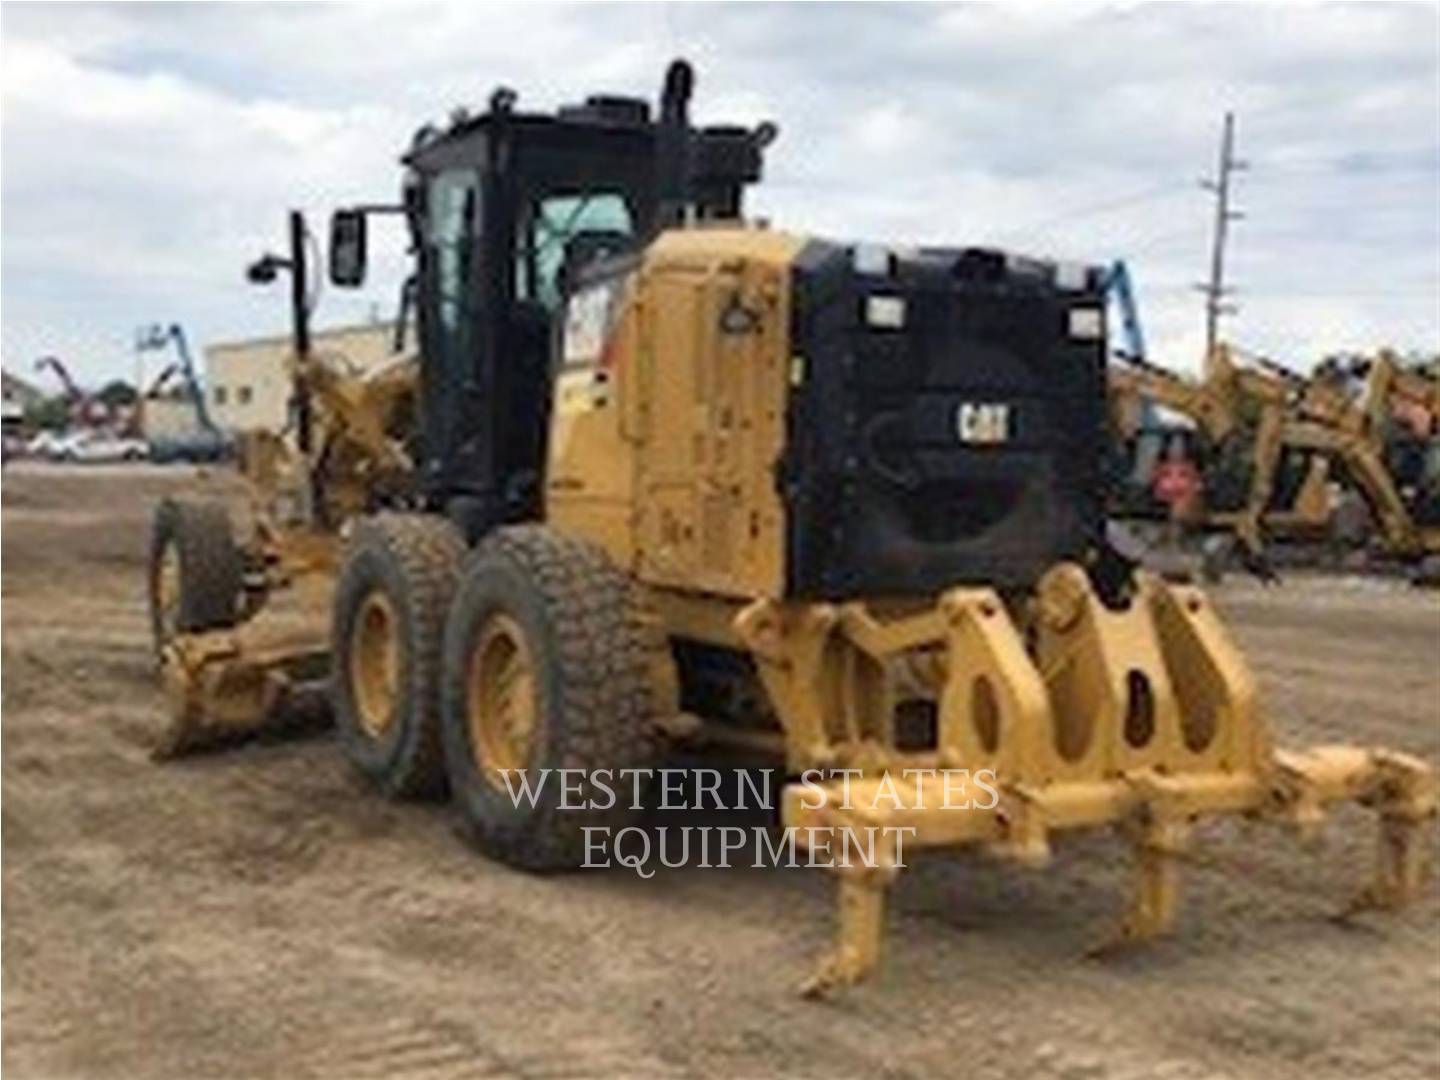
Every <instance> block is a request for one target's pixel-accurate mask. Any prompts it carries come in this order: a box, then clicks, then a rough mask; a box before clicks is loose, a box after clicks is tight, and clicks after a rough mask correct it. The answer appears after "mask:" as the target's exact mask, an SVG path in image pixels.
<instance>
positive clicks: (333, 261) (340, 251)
mask: <svg viewBox="0 0 1440 1080" xmlns="http://www.w3.org/2000/svg"><path fill="white" fill-rule="evenodd" d="M330 281H331V283H332V284H334V285H338V286H339V287H340V288H342V289H355V288H358V287H359V286H361V285H363V284H364V283H365V212H364V211H363V210H336V211H335V213H334V214H333V215H331V217H330Z"/></svg>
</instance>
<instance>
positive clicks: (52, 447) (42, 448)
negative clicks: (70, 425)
mask: <svg viewBox="0 0 1440 1080" xmlns="http://www.w3.org/2000/svg"><path fill="white" fill-rule="evenodd" d="M74 438H75V436H74V435H71V434H65V433H62V432H59V431H51V430H50V429H48V428H46V429H45V430H44V431H38V432H36V433H35V434H34V435H33V436H31V438H30V441H29V442H28V443H26V444H25V456H26V457H32V458H42V459H45V460H48V461H56V460H58V459H59V458H60V455H61V454H62V453H63V452H64V449H65V447H66V446H67V445H68V444H69V442H70V441H71V440H72V439H74Z"/></svg>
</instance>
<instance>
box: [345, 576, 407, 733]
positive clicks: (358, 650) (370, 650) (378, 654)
mask: <svg viewBox="0 0 1440 1080" xmlns="http://www.w3.org/2000/svg"><path fill="white" fill-rule="evenodd" d="M350 687H351V690H352V692H353V694H354V699H355V712H356V715H357V717H358V719H359V721H360V726H361V727H362V728H364V729H365V733H366V734H367V735H369V736H370V737H371V738H374V739H378V738H380V737H381V736H383V735H384V734H385V733H386V732H387V731H389V730H390V727H391V725H392V724H394V723H395V703H396V700H397V699H398V698H399V696H400V633H399V620H397V619H396V617H395V608H394V607H393V606H392V605H391V603H390V601H389V599H387V598H386V596H385V594H384V593H382V592H380V591H378V590H376V591H375V592H372V593H370V595H369V596H367V597H365V600H364V602H363V603H362V604H361V605H360V610H359V611H358V612H357V613H356V615H355V623H354V625H353V626H352V627H351V630H350Z"/></svg>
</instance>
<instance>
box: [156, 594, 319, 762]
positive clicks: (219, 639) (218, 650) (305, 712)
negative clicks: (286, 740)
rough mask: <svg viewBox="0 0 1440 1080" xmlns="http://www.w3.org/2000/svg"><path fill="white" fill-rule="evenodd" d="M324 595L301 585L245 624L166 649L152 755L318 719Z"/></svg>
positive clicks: (188, 637) (180, 638) (184, 638)
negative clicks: (160, 722) (163, 710)
mask: <svg viewBox="0 0 1440 1080" xmlns="http://www.w3.org/2000/svg"><path fill="white" fill-rule="evenodd" d="M330 593H331V586H330V582H329V581H328V580H322V579H318V578H311V579H307V580H306V581H304V582H303V583H302V584H301V585H300V586H298V587H297V588H295V589H294V590H291V592H290V594H287V596H286V597H285V598H284V602H282V603H276V604H271V605H267V606H266V607H265V608H263V609H262V610H261V611H260V612H259V613H258V614H257V615H255V616H254V617H253V618H252V619H250V620H249V621H247V622H244V623H241V624H240V625H238V626H234V627H227V628H223V629H217V630H207V631H202V632H198V633H189V634H179V635H177V636H176V637H175V638H174V639H173V640H172V641H171V642H169V644H167V645H166V646H165V647H164V648H163V649H162V651H161V656H160V667H161V681H162V683H163V685H164V688H165V693H166V697H167V699H168V702H169V708H170V717H169V723H168V724H167V726H166V728H165V730H164V731H163V732H162V733H161V735H160V738H159V739H158V740H157V742H156V744H155V746H154V747H153V749H152V753H153V756H155V757H156V758H170V757H176V756H179V755H182V754H188V753H193V752H196V751H200V750H204V749H209V748H212V747H217V746H222V745H226V744H228V743H231V742H233V741H235V740H237V739H239V738H243V737H245V736H247V735H253V734H257V733H259V732H262V731H276V730H285V729H290V728H296V727H301V726H309V725H313V724H315V723H317V722H319V721H320V720H322V719H323V718H324V716H325V700H324V693H323V682H322V680H323V679H324V678H325V676H326V674H327V672H328V670H329V652H330Z"/></svg>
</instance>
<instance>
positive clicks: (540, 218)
mask: <svg viewBox="0 0 1440 1080" xmlns="http://www.w3.org/2000/svg"><path fill="white" fill-rule="evenodd" d="M582 232H610V233H618V234H621V235H623V236H630V235H632V234H633V232H634V224H633V222H632V221H631V219H630V208H629V207H628V206H627V205H626V204H625V199H624V196H622V195H620V194H619V193H618V192H614V191H591V192H583V193H580V194H573V195H551V196H548V197H545V198H542V199H540V200H538V201H537V202H535V203H534V204H533V205H532V207H531V213H530V221H529V227H528V228H527V229H526V230H524V232H522V233H521V235H520V237H519V240H518V242H519V243H520V244H521V245H522V250H521V251H520V252H519V256H520V257H519V258H517V259H516V260H515V273H516V282H515V286H516V288H515V295H516V296H517V297H519V298H520V299H522V300H538V301H540V303H542V304H544V305H545V306H546V307H547V308H549V309H550V310H551V311H554V310H555V308H556V307H557V306H558V305H559V303H560V264H561V263H562V262H564V259H565V245H566V244H567V243H569V242H570V240H571V239H572V238H573V237H575V236H576V235H578V234H580V233H582Z"/></svg>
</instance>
